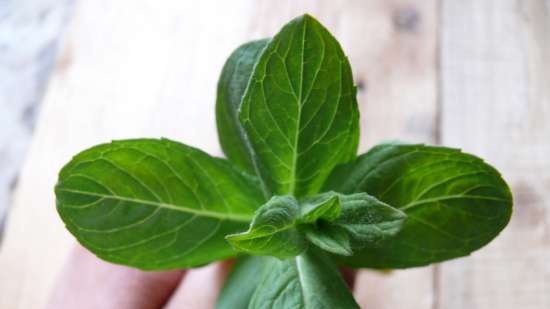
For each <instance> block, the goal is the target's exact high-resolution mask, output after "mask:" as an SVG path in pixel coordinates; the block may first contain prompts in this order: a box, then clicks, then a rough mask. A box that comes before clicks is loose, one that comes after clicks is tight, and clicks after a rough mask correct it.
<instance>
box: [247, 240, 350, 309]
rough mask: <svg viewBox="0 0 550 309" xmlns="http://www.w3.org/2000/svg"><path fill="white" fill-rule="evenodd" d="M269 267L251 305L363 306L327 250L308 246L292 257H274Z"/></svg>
mask: <svg viewBox="0 0 550 309" xmlns="http://www.w3.org/2000/svg"><path fill="white" fill-rule="evenodd" d="M268 269H269V271H267V272H265V273H264V274H265V275H264V278H263V280H262V281H261V283H260V284H259V286H258V288H257V290H256V292H254V295H253V296H252V300H251V302H250V305H249V307H248V308H249V309H287V308H295V309H335V308H342V309H354V308H359V305H357V303H356V302H355V300H354V299H353V296H352V295H351V292H350V290H349V289H348V287H347V286H346V283H345V282H344V280H343V279H342V276H341V275H340V272H339V271H338V268H337V267H336V265H335V264H334V262H333V261H332V260H330V259H329V258H328V257H327V256H326V255H325V254H324V253H323V252H320V251H318V250H312V249H308V250H307V251H306V252H305V253H303V254H302V255H300V256H297V257H295V258H292V259H287V260H284V261H280V260H276V259H271V263H270V265H269V266H268Z"/></svg>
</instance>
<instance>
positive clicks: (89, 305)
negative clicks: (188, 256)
mask: <svg viewBox="0 0 550 309" xmlns="http://www.w3.org/2000/svg"><path fill="white" fill-rule="evenodd" d="M231 267H232V262H230V261H226V262H221V263H214V264H210V265H208V266H206V267H202V268H198V269H192V270H176V271H164V272H144V271H140V270H137V269H133V268H129V267H125V266H120V265H115V264H110V263H107V262H104V261H102V260H100V259H98V258H97V257H95V256H94V255H93V254H92V253H90V252H89V251H88V250H86V249H85V248H83V247H81V246H77V247H76V248H75V249H74V250H73V252H72V253H71V255H70V257H69V260H68V262H67V265H66V266H65V268H64V270H63V271H62V273H61V275H60V277H59V278H58V283H57V286H56V288H55V289H54V292H53V294H52V297H51V299H50V302H49V304H48V305H47V306H46V308H47V309H75V308H78V309H97V308H102V309H182V308H193V309H211V308H214V306H215V304H216V299H217V298H218V293H219V291H220V289H221V288H222V286H223V282H224V280H225V278H226V277H227V274H228V273H229V271H230V269H231ZM343 274H344V278H345V279H346V281H347V282H348V284H350V286H351V285H352V283H353V277H354V275H353V273H352V272H349V271H345V272H343ZM205 287H208V288H205Z"/></svg>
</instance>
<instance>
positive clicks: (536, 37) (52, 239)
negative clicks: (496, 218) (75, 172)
mask: <svg viewBox="0 0 550 309" xmlns="http://www.w3.org/2000/svg"><path fill="white" fill-rule="evenodd" d="M304 12H309V13H311V14H313V15H314V16H317V17H318V18H319V19H320V20H321V22H323V23H324V24H325V25H326V26H327V27H328V28H329V29H331V31H333V33H334V34H335V35H336V36H337V38H338V39H339V40H340V42H341V43H342V45H343V47H344V50H345V51H346V52H347V54H348V55H349V57H350V60H351V63H352V66H353V69H354V76H355V80H356V82H357V83H358V85H359V86H360V91H359V103H360V108H361V111H362V114H361V115H362V116H361V126H362V139H361V151H364V150H366V149H367V148H368V147H369V146H371V145H373V144H375V143H377V142H379V141H381V140H383V139H395V138H398V139H401V140H405V141H411V142H428V143H438V144H444V145H448V146H455V147H460V148H463V149H464V150H465V151H468V152H472V153H475V154H477V155H479V156H481V157H483V158H485V159H486V160H487V161H488V162H490V163H491V164H493V165H495V166H496V167H497V168H498V169H499V170H501V171H502V172H503V175H504V177H505V179H506V180H507V181H508V182H509V183H510V185H511V186H512V189H513V191H514V197H515V211H514V215H513V219H512V221H511V223H510V225H509V226H508V228H507V229H506V230H505V231H504V232H503V233H502V234H501V235H500V236H499V237H498V238H497V239H496V240H495V241H494V242H493V243H491V244H490V245H489V246H487V247H486V248H484V249H483V250H481V251H479V252H476V253H474V254H473V255H472V256H471V257H468V258H463V259H457V260H453V261H450V262H446V263H443V264H438V265H435V266H429V267H424V268H416V269H410V270H404V271H395V272H393V273H391V274H389V275H388V274H380V273H375V272H369V271H362V272H361V274H360V277H359V282H360V284H361V285H363V287H364V288H362V289H361V290H360V291H357V293H356V297H357V299H358V300H359V302H360V303H361V304H362V306H364V307H365V308H369V309H372V308H375V309H376V308H392V309H396V308H397V309H399V308H407V309H428V308H430V309H462V308H469V309H476V308H489V309H496V308H499V309H503V308H504V309H506V308H513V309H517V308H521V309H524V308H525V309H539V308H540V309H543V308H550V213H549V207H550V202H549V201H547V200H546V199H549V200H550V87H549V83H550V3H549V2H548V1H542V0H540V1H536V0H532V1H529V0H528V1H520V0H515V1H514V0H492V1H489V0H487V1H485V0H484V1H479V0H442V1H435V0H410V1H397V0H391V1H382V0H380V1H374V0H372V1H364V0H356V1H343V0H342V1H336V0H323V1H305V0H304V1H296V0H285V1H281V0H279V1H267V0H264V1H258V0H249V1H200V2H199V1H183V0H165V1H162V2H159V1H131V0H119V1H108V0H97V1H81V2H79V3H78V5H77V8H76V11H75V13H74V17H73V21H72V25H71V26H70V31H69V33H68V34H67V36H66V44H65V48H64V49H63V51H62V53H61V55H60V56H59V59H58V64H57V67H56V70H55V74H54V77H53V79H52V80H51V83H50V85H49V89H48V93H47V96H46V99H45V101H44V102H43V104H44V105H43V110H42V113H41V115H40V119H39V123H38V126H37V132H36V136H35V138H34V140H33V142H32V146H31V150H30V155H29V158H28V160H27V163H26V165H25V168H24V170H23V173H22V176H21V181H20V183H19V185H18V187H17V194H16V200H15V207H14V210H13V212H12V213H11V216H10V220H9V221H8V225H7V234H6V238H5V241H4V245H3V248H2V249H1V253H0V291H1V292H0V293H1V296H0V308H1V309H23V308H24V309H27V308H40V307H41V306H42V304H43V303H44V302H45V300H46V299H47V295H48V293H49V291H50V289H51V287H52V283H53V282H54V280H55V277H56V274H57V273H58V271H59V269H60V267H61V266H62V264H63V262H64V260H65V258H66V254H67V251H68V249H69V248H70V247H71V245H72V243H73V241H74V240H73V239H72V237H71V236H70V234H69V233H68V232H66V231H65V230H64V228H63V225H62V223H61V222H60V220H59V218H58V217H57V214H56V212H55V209H54V196H53V190H52V188H53V185H54V183H55V181H56V173H57V171H58V170H59V168H60V167H61V166H62V165H63V164H64V163H66V162H67V161H68V160H69V159H70V157H71V155H72V154H75V153H76V152H78V151H80V150H82V149H83V148H86V147H88V146H91V145H93V144H96V143H100V142H105V141H108V140H111V139H120V138H129V137H141V136H151V137H158V136H166V137H169V138H172V139H177V140H180V141H183V142H184V143H187V144H190V145H194V146H197V147H200V148H203V149H205V150H207V151H209V152H210V153H211V154H214V155H220V154H221V151H220V148H219V145H218V142H217V139H216V129H215V122H214V98H215V84H216V81H217V77H218V74H219V71H220V69H221V67H222V65H223V62H224V60H225V58H226V57H227V56H228V55H229V53H230V52H231V51H232V49H234V48H235V47H236V46H238V45H239V44H240V43H242V42H244V41H246V40H250V39H255V38H262V37H266V36H269V35H272V34H273V33H274V32H276V31H277V29H278V28H279V27H280V26H281V25H282V24H283V23H285V22H286V21H288V20H289V19H291V18H292V17H294V16H296V15H299V14H302V13H304Z"/></svg>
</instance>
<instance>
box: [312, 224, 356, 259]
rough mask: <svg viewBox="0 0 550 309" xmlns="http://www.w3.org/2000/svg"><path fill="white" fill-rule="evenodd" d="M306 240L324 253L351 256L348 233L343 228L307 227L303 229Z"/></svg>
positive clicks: (319, 225) (326, 225)
mask: <svg viewBox="0 0 550 309" xmlns="http://www.w3.org/2000/svg"><path fill="white" fill-rule="evenodd" d="M304 232H305V235H306V239H307V240H309V241H310V242H311V243H312V244H314V245H316V246H317V247H319V248H321V249H323V250H324V251H327V252H330V253H334V254H338V255H352V254H353V250H352V248H351V240H350V237H349V233H348V231H347V230H345V229H344V228H342V227H340V226H337V225H332V224H322V222H321V223H320V224H318V225H313V226H307V227H305V228H304Z"/></svg>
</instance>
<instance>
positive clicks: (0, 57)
mask: <svg viewBox="0 0 550 309" xmlns="http://www.w3.org/2000/svg"><path fill="white" fill-rule="evenodd" d="M71 4H72V1H61V0H43V1H40V2H36V3H33V4H32V5H28V4H24V3H21V2H13V3H11V5H7V4H6V5H4V4H3V5H2V10H1V12H0V46H1V48H0V111H1V112H0V241H1V238H2V231H3V222H4V215H5V213H6V212H7V211H8V209H9V205H10V203H11V194H12V189H13V188H14V187H15V184H16V182H17V175H18V174H19V171H20V169H21V166H22V165H23V161H24V158H25V154H26V152H27V148H28V146H29V144H30V141H31V137H32V133H33V129H34V124H35V120H36V114H37V111H38V110H39V105H40V104H39V103H40V101H41V98H42V95H43V92H44V86H45V83H46V81H47V77H48V76H49V73H50V71H51V68H52V65H53V62H54V60H55V55H56V51H57V43H58V37H59V35H60V33H61V31H62V30H63V29H64V27H65V24H66V20H67V17H68V16H69V11H70V8H71V7H72V6H71ZM22 38H23V39H22Z"/></svg>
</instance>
